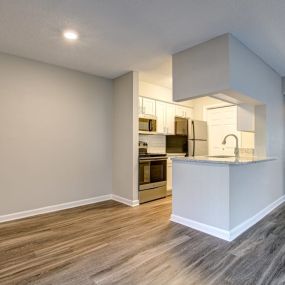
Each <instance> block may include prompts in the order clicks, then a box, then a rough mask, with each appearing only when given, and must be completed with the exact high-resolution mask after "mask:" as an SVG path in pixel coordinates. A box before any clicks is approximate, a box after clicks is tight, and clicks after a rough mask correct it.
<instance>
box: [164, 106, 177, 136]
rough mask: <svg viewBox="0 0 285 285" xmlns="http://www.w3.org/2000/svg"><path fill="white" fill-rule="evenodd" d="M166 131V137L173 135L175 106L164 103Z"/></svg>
mask: <svg viewBox="0 0 285 285" xmlns="http://www.w3.org/2000/svg"><path fill="white" fill-rule="evenodd" d="M165 121H166V131H167V134H168V135H174V134H175V105H173V104H167V103H166V120H165Z"/></svg>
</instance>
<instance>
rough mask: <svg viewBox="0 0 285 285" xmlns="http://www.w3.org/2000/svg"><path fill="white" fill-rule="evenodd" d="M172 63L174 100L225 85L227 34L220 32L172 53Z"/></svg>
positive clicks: (215, 90) (227, 75) (226, 80)
mask: <svg viewBox="0 0 285 285" xmlns="http://www.w3.org/2000/svg"><path fill="white" fill-rule="evenodd" d="M172 66H173V99H174V100H175V101H183V100H185V99H186V98H187V99H191V98H195V97H199V96H201V95H207V94H212V93H213V91H214V92H215V93H218V92H221V91H223V90H227V89H229V87H230V73H229V46H228V36H227V35H222V36H219V37H217V38H215V39H213V40H209V41H207V42H204V43H201V44H199V45H197V46H194V47H192V48H189V49H186V50H184V51H181V52H179V53H176V54H174V55H173V57H172Z"/></svg>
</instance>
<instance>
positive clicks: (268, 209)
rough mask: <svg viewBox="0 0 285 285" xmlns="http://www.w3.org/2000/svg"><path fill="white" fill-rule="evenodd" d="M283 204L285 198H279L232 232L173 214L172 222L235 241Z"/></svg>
mask: <svg viewBox="0 0 285 285" xmlns="http://www.w3.org/2000/svg"><path fill="white" fill-rule="evenodd" d="M283 202H285V196H282V197H280V198H278V199H277V200H276V201H274V202H273V203H271V204H270V205H268V206H267V207H265V208H264V209H262V210H261V211H259V212H258V213H257V214H255V215H254V216H252V217H251V218H249V219H247V220H245V221H244V222H243V223H241V224H240V225H238V226H236V227H235V228H233V229H232V230H224V229H220V228H217V227H213V226H210V225H207V224H203V223H199V222H196V221H194V220H191V219H187V218H183V217H180V216H177V215H174V214H172V215H171V218H170V221H172V222H175V223H178V224H182V225H184V226H187V227H189V228H192V229H195V230H198V231H201V232H204V233H206V234H209V235H212V236H215V237H218V238H221V239H223V240H226V241H233V240H234V239H236V238H237V237H238V236H240V235H241V234H242V233H244V232H245V231H246V230H248V229H249V228H250V227H252V226H253V225H255V224H256V223H257V222H259V221H260V220H262V219H263V218H264V217H265V216H266V215H268V214H269V213H270V212H271V211H273V210H274V209H275V208H277V207H278V206H280V205H281V204H282V203H283Z"/></svg>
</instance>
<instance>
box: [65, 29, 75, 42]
mask: <svg viewBox="0 0 285 285" xmlns="http://www.w3.org/2000/svg"><path fill="white" fill-rule="evenodd" d="M63 36H64V38H65V39H67V40H69V41H75V40H77V39H78V33H77V32H75V31H71V30H68V31H64V32H63Z"/></svg>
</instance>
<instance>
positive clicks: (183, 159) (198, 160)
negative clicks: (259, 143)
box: [171, 157, 277, 165]
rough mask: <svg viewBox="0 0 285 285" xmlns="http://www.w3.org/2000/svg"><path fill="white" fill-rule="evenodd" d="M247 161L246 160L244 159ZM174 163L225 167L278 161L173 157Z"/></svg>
mask: <svg viewBox="0 0 285 285" xmlns="http://www.w3.org/2000/svg"><path fill="white" fill-rule="evenodd" d="M244 159H246V158H244ZM171 160H172V161H175V162H183V163H192V164H195V163H200V164H224V165H247V164H255V163H260V162H269V161H274V160H277V158H275V157H266V158H256V159H255V160H248V161H246V160H243V161H230V160H229V161H227V160H214V159H207V158H204V159H203V158H189V157H173V158H171Z"/></svg>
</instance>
